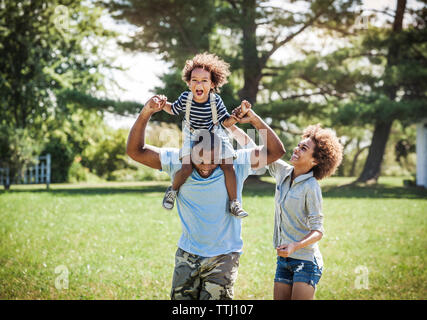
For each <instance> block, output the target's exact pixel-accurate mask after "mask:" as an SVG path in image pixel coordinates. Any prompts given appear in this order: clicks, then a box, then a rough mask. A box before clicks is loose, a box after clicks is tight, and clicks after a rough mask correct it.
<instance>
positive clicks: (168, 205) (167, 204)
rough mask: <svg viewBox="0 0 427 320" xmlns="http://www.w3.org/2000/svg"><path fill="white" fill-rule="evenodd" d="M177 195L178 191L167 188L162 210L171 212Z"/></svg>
mask: <svg viewBox="0 0 427 320" xmlns="http://www.w3.org/2000/svg"><path fill="white" fill-rule="evenodd" d="M177 194H178V191H176V190H173V189H172V186H170V187H168V188H167V189H166V192H165V196H164V197H163V208H165V209H167V210H172V209H173V206H174V204H175V198H176V195H177Z"/></svg>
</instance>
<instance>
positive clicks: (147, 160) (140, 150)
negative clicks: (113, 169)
mask: <svg viewBox="0 0 427 320" xmlns="http://www.w3.org/2000/svg"><path fill="white" fill-rule="evenodd" d="M165 103H166V97H163V96H154V97H152V98H151V99H150V100H148V101H147V103H146V104H145V105H144V108H142V110H141V113H140V114H139V116H138V118H137V119H136V121H135V123H134V125H133V126H132V128H131V130H130V133H129V137H128V141H127V146H126V153H127V155H128V156H129V157H131V158H132V159H133V160H135V161H138V162H140V163H142V164H143V165H146V166H148V167H150V168H153V169H161V168H162V165H161V162H160V152H159V149H158V148H156V147H154V146H150V145H146V144H145V129H146V127H147V123H148V121H149V120H150V118H151V116H152V115H153V114H154V113H156V112H159V111H160V110H162V108H163V107H164V105H165Z"/></svg>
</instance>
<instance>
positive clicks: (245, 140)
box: [227, 120, 256, 148]
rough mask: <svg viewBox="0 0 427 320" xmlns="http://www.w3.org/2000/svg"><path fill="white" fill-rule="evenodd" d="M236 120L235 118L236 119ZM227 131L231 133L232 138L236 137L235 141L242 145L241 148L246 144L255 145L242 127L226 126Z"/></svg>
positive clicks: (245, 146) (246, 145)
mask: <svg viewBox="0 0 427 320" xmlns="http://www.w3.org/2000/svg"><path fill="white" fill-rule="evenodd" d="M236 121H237V120H236ZM227 130H228V131H230V132H231V134H232V135H233V138H234V139H236V141H237V143H238V144H239V145H240V146H241V147H242V148H247V147H248V146H253V147H256V144H255V142H254V141H253V140H252V139H251V137H249V136H248V135H247V134H246V133H245V131H243V130H242V129H240V128H239V127H237V126H235V125H233V126H231V127H230V128H227Z"/></svg>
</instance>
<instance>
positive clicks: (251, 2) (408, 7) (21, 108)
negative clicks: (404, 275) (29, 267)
mask: <svg viewBox="0 0 427 320" xmlns="http://www.w3.org/2000/svg"><path fill="white" fill-rule="evenodd" d="M425 4H426V2H425V1H415V0H408V1H397V0H388V1H387V0H383V1H353V0H346V1H342V0H340V1H332V0H329V1H285V0H282V1H281V0H273V1H259V0H241V1H238V0H228V1H225V0H224V1H219V0H215V1H196V0H194V1H193V0H188V1H174V0H156V1H154V0H153V1H147V0H146V1H136V0H135V1H130V0H129V1H89V0H87V1H37V0H31V1H30V0H28V1H8V0H2V1H0V38H1V41H0V56H1V59H0V108H1V109H0V110H1V113H0V163H1V164H0V167H3V168H6V167H7V168H9V169H10V175H11V178H15V179H16V180H17V181H18V180H19V177H18V178H17V176H19V172H21V171H22V170H23V169H25V167H26V166H29V165H31V164H33V163H34V162H35V159H36V158H37V157H39V156H43V155H45V154H48V153H49V154H51V182H54V183H55V182H84V181H89V182H90V181H92V182H94V181H95V182H96V181H98V182H101V181H129V180H130V181H132V180H133V181H140V180H149V179H165V176H163V175H162V174H160V173H158V172H155V171H153V170H151V169H148V168H145V167H142V166H139V165H136V163H135V162H133V161H131V160H130V159H129V158H128V157H127V156H126V154H125V146H126V139H127V134H128V132H129V129H130V127H131V126H132V124H133V122H134V120H135V119H136V116H137V114H138V112H139V111H140V110H141V108H142V106H143V103H144V102H145V101H146V100H147V99H148V98H149V97H150V96H152V95H153V94H154V93H161V94H165V95H166V96H167V97H168V99H169V101H174V100H175V99H176V98H177V97H178V95H179V93H181V92H182V91H184V90H185V89H186V84H185V83H184V82H183V81H182V79H181V70H182V68H183V65H184V63H185V61H186V59H189V58H191V57H192V56H194V55H195V54H197V53H200V52H205V51H208V52H212V53H216V54H218V55H219V56H220V57H222V58H223V59H224V60H225V61H227V62H228V63H229V64H230V65H231V76H230V78H229V82H228V84H226V85H225V86H224V87H223V89H222V92H221V95H222V97H223V100H224V102H225V104H226V106H227V107H228V110H229V111H231V110H232V109H233V108H234V107H236V106H238V105H239V104H240V101H241V100H242V99H247V100H249V101H250V102H251V103H252V104H253V105H254V108H255V110H256V112H257V113H258V114H260V115H261V116H262V117H264V118H265V119H266V120H267V122H268V123H269V124H270V125H271V126H272V128H274V130H275V131H276V132H277V134H279V136H280V137H281V139H282V141H283V142H284V144H285V147H286V149H288V150H291V149H292V148H293V147H294V146H295V145H296V142H297V140H298V139H299V136H300V134H301V132H302V129H303V128H304V127H305V126H307V125H308V124H313V123H321V124H322V125H323V126H327V127H331V128H333V129H334V130H335V131H336V132H337V134H338V136H340V139H341V142H342V144H343V145H344V153H345V155H344V160H343V164H342V165H341V167H340V168H339V171H338V173H337V174H338V175H339V176H346V177H347V176H348V177H354V180H358V181H362V182H366V181H372V182H375V181H377V179H378V177H379V176H380V175H383V176H393V175H399V176H408V177H411V178H410V179H409V180H411V183H414V182H415V173H416V153H415V151H416V148H415V146H416V125H417V122H419V121H420V120H422V119H423V118H424V117H426V116H427V106H426V86H427V81H426V78H427V76H426V75H427V70H426V52H427V50H426V28H425V20H426V6H425ZM153 120H155V121H152V122H151V123H150V128H149V129H150V131H149V135H148V141H147V142H148V143H149V144H153V145H156V146H164V145H166V144H168V146H176V147H179V141H178V140H177V139H172V140H173V141H171V139H170V137H177V136H179V132H180V129H181V128H180V121H181V120H182V119H181V118H180V117H173V116H170V115H168V114H166V113H164V112H163V113H159V114H156V115H155V117H154V119H153ZM408 183H409V182H408Z"/></svg>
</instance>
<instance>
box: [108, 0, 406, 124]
mask: <svg viewBox="0 0 427 320" xmlns="http://www.w3.org/2000/svg"><path fill="white" fill-rule="evenodd" d="M408 2H409V3H408V5H410V3H411V2H413V1H408ZM271 3H272V4H274V5H276V6H277V5H280V4H281V1H280V0H273V1H271ZM385 7H388V8H389V9H391V10H394V9H395V8H396V0H367V1H364V2H363V9H364V10H368V9H376V10H380V9H383V8H385ZM101 21H102V23H103V25H104V26H105V28H107V29H112V30H116V31H119V32H120V33H121V34H122V36H121V37H123V38H126V36H127V35H130V34H132V33H133V32H134V31H135V30H136V28H135V27H134V26H131V25H128V24H118V23H117V22H116V21H114V20H113V19H112V18H111V17H109V16H107V15H106V16H104V17H103V18H102V20H101ZM295 41H303V42H306V43H312V42H313V43H319V42H318V39H317V38H316V35H314V34H310V33H305V34H304V33H303V34H301V36H300V37H299V38H298V39H295ZM319 45H322V46H323V47H324V48H327V47H328V46H329V44H328V43H325V42H323V43H322V44H319ZM105 54H106V55H108V56H111V57H112V58H115V64H114V65H116V66H121V67H123V68H125V70H124V71H119V70H114V71H111V74H110V76H111V77H112V78H113V79H114V80H115V81H116V82H118V83H119V85H120V86H121V87H122V88H123V89H122V90H119V89H117V88H115V87H114V86H113V85H111V84H107V87H108V88H109V89H108V94H109V97H111V98H114V99H120V100H130V101H137V102H141V104H143V103H145V101H147V100H148V99H149V98H150V97H151V96H152V95H153V93H152V92H151V91H152V90H153V89H154V87H156V86H159V85H161V83H160V80H159V76H160V75H161V74H163V73H165V72H167V70H168V68H170V64H168V63H166V62H164V61H162V60H161V59H160V57H158V56H156V55H155V54H149V53H130V52H124V51H123V50H122V49H121V48H120V47H119V46H118V45H117V44H116V43H115V42H114V41H113V40H112V41H111V42H110V43H109V44H108V47H107V49H106V52H105ZM291 56H295V50H293V49H292V48H291V47H288V48H286V49H279V50H278V51H277V52H276V53H275V54H274V55H273V56H272V59H277V60H280V59H289V57H291ZM170 100H173V97H170ZM105 121H106V122H107V124H108V125H110V126H111V127H113V128H116V129H117V128H126V129H129V128H130V127H131V126H132V124H133V123H134V121H135V117H121V116H117V115H113V114H111V113H107V114H106V116H105Z"/></svg>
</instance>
